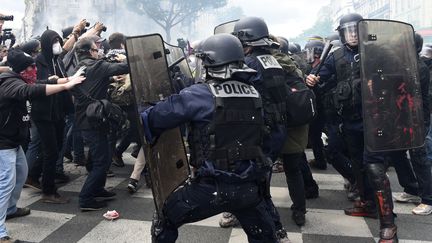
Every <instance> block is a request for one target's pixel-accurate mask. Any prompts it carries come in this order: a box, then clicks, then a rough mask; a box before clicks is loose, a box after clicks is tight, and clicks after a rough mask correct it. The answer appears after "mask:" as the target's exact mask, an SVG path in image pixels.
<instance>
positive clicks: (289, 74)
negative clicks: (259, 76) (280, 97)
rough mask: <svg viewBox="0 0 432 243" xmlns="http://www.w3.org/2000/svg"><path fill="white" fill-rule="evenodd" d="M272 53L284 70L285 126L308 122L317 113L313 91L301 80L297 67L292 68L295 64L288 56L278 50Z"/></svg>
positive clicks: (300, 73) (295, 125)
mask: <svg viewBox="0 0 432 243" xmlns="http://www.w3.org/2000/svg"><path fill="white" fill-rule="evenodd" d="M272 55H273V56H274V57H275V58H276V60H277V61H278V62H279V63H280V64H281V66H282V67H283V68H284V71H285V80H286V89H287V97H286V119H287V126H288V127H297V126H301V125H306V124H309V123H310V122H311V121H312V120H313V119H314V118H315V116H316V113H317V108H316V106H317V105H316V97H315V94H314V92H313V91H312V90H311V89H309V88H308V87H307V86H306V84H305V83H304V82H303V80H302V78H303V77H302V76H303V75H302V72H301V71H300V70H298V68H293V67H296V65H295V62H294V60H293V59H292V58H291V57H290V56H288V55H286V54H284V53H280V52H273V53H272ZM290 67H291V68H290Z"/></svg>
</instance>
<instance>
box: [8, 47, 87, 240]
mask: <svg viewBox="0 0 432 243" xmlns="http://www.w3.org/2000/svg"><path fill="white" fill-rule="evenodd" d="M8 62H9V65H10V66H11V68H12V71H8V72H5V73H2V74H1V75H0V94H1V95H0V110H1V112H0V162H1V163H0V165H1V168H0V171H1V174H2V175H1V176H0V180H1V181H0V184H2V190H1V192H0V194H1V195H2V196H1V200H0V210H1V211H0V215H2V217H4V218H2V219H0V222H2V224H1V225H0V232H1V233H0V241H1V242H12V240H11V238H10V237H9V236H8V234H7V232H6V228H5V225H4V222H5V221H4V220H5V218H12V217H20V216H25V215H28V214H29V213H30V209H29V208H18V207H17V206H16V203H17V202H18V199H19V197H20V193H21V189H22V187H23V185H24V181H25V179H26V177H27V171H28V170H27V161H26V158H25V155H24V152H23V149H22V147H21V144H23V143H24V141H25V140H26V139H27V137H28V126H29V124H28V123H29V115H28V113H27V106H26V100H33V99H40V98H43V97H45V96H48V95H52V94H55V93H58V92H61V91H63V90H67V89H70V88H72V87H73V86H74V85H76V84H77V83H80V82H82V80H83V79H84V78H83V77H76V78H71V79H70V82H67V81H68V79H67V78H63V79H57V80H55V81H54V80H51V81H49V82H50V83H53V84H55V83H60V84H55V85H51V84H47V85H45V84H34V83H35V81H36V68H35V65H34V61H33V58H31V57H30V56H29V55H26V54H24V52H22V51H20V50H11V51H10V52H9V54H8ZM45 82H47V80H45ZM6 214H7V216H6Z"/></svg>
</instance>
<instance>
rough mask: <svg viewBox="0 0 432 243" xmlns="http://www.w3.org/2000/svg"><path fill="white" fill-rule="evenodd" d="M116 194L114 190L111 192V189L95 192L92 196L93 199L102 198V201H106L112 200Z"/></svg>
mask: <svg viewBox="0 0 432 243" xmlns="http://www.w3.org/2000/svg"><path fill="white" fill-rule="evenodd" d="M116 195H117V194H116V193H115V192H111V191H107V190H105V189H104V190H103V191H101V192H99V193H97V194H96V195H95V196H94V199H95V200H102V201H108V200H112V199H114V198H115V196H116Z"/></svg>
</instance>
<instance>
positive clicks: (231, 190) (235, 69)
mask: <svg viewBox="0 0 432 243" xmlns="http://www.w3.org/2000/svg"><path fill="white" fill-rule="evenodd" d="M199 57H200V58H201V59H202V60H203V64H204V67H205V68H206V72H207V74H206V82H205V83H200V84H195V85H192V86H190V87H188V88H185V89H183V90H182V91H181V92H180V93H179V94H175V95H172V96H170V97H169V98H167V99H166V100H164V101H162V102H160V103H158V104H156V105H155V106H153V107H151V108H149V109H147V110H146V111H144V112H143V113H141V117H142V119H143V123H144V130H145V134H146V137H147V139H148V141H152V138H154V137H156V136H158V135H160V134H161V133H162V132H163V131H165V130H167V129H170V128H173V127H177V126H179V125H180V124H185V123H187V124H189V126H190V131H191V132H190V135H189V138H188V140H189V145H190V151H191V164H192V165H193V166H194V167H196V168H197V173H196V175H197V176H196V178H194V179H193V180H192V181H191V182H190V183H187V184H185V185H184V186H183V187H181V188H179V189H178V190H176V191H175V192H173V193H172V194H171V195H170V196H169V197H168V199H167V201H166V203H165V204H164V208H163V210H162V212H163V218H162V219H159V221H158V222H154V224H153V227H152V228H153V230H152V236H153V240H155V241H156V242H175V241H176V239H177V237H178V228H179V227H180V226H182V225H183V224H186V223H191V222H195V221H199V220H202V219H205V218H208V217H211V216H213V215H216V214H219V213H221V212H230V213H232V214H234V215H235V216H236V217H237V219H238V220H239V221H240V223H241V225H242V227H243V230H244V231H245V232H246V234H247V236H248V240H249V242H276V238H275V226H274V224H273V221H272V218H271V216H270V214H269V212H268V211H267V210H266V204H265V202H264V200H263V193H262V191H263V188H262V187H265V186H264V185H263V186H261V184H264V183H263V181H264V179H265V173H264V172H263V169H262V168H263V167H264V163H265V161H266V160H265V157H264V154H263V152H262V149H261V146H262V140H263V133H264V120H263V115H262V102H261V97H260V95H259V93H258V92H257V91H256V89H255V88H254V87H253V86H252V85H250V84H249V83H247V82H246V81H245V80H248V78H249V77H250V75H253V74H255V71H254V70H252V69H249V68H248V67H247V66H246V65H244V54H243V48H242V44H241V43H240V41H239V40H238V39H237V38H236V37H234V36H232V35H229V34H219V35H215V36H212V37H209V38H208V39H207V40H205V41H204V43H203V45H202V52H201V53H200V54H199ZM173 163H174V161H173ZM264 189H265V188H264Z"/></svg>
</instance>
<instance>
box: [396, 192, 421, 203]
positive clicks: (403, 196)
mask: <svg viewBox="0 0 432 243" xmlns="http://www.w3.org/2000/svg"><path fill="white" fill-rule="evenodd" d="M393 197H394V199H395V200H396V202H403V203H420V202H421V198H420V197H419V196H416V195H412V194H409V193H406V192H402V193H399V194H395V195H393Z"/></svg>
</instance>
